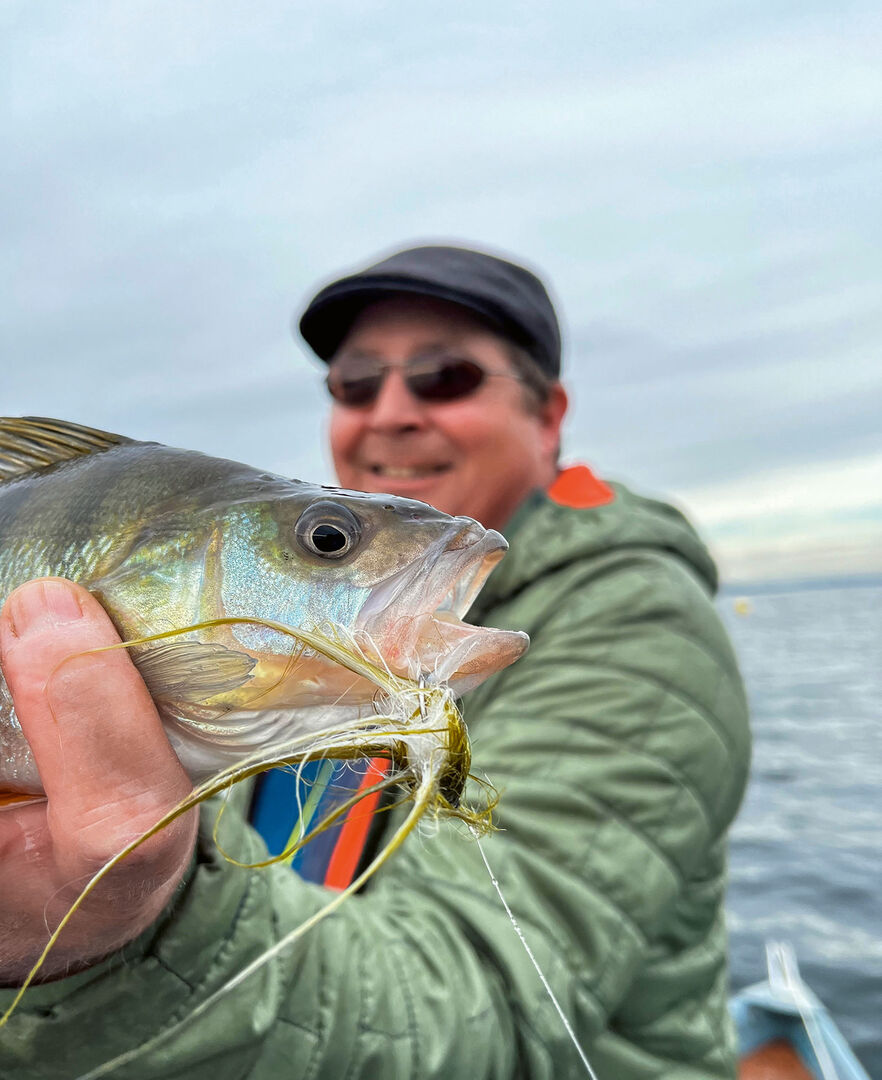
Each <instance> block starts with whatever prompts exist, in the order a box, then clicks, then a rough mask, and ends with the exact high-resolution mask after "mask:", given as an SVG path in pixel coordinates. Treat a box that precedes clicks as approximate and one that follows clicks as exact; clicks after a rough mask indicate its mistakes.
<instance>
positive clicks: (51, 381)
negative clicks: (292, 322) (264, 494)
mask: <svg viewBox="0 0 882 1080" xmlns="http://www.w3.org/2000/svg"><path fill="white" fill-rule="evenodd" d="M0 18H2V19H3V20H4V24H5V26H4V28H5V31H6V33H5V34H4V35H3V37H4V40H5V53H4V55H3V57H2V70H3V72H4V79H5V87H6V90H7V91H8V92H7V93H6V94H5V95H4V111H5V115H4V130H5V131H6V134H7V138H6V146H5V149H6V153H5V159H4V170H3V175H2V177H0V229H2V230H3V235H4V241H5V243H4V247H3V250H2V251H0V271H2V273H3V274H4V280H5V281H7V282H8V283H9V285H8V288H7V289H6V291H5V293H4V296H3V297H2V299H0V304H2V311H0V315H2V326H3V331H2V332H3V343H2V348H3V356H4V367H3V370H2V389H3V400H4V406H5V411H8V412H31V413H34V412H35V413H43V414H46V413H49V414H52V413H56V414H60V415H65V416H70V417H71V418H73V419H78V420H81V421H84V422H87V423H95V424H96V425H97V426H102V427H107V428H109V429H111V430H113V429H117V430H121V429H122V430H123V431H124V433H126V434H131V435H136V436H139V437H144V438H155V439H159V440H161V441H166V442H172V443H175V444H184V445H190V446H193V447H195V448H203V449H207V450H209V451H211V452H213V453H217V454H223V455H227V456H231V457H235V458H240V459H246V460H251V461H253V462H254V463H255V464H260V465H262V466H265V467H267V468H273V469H276V470H278V471H282V472H290V473H299V474H300V475H303V476H304V477H306V478H309V479H329V477H330V471H329V465H328V461H327V455H326V453H325V451H324V434H323V428H322V413H323V410H324V402H323V396H322V392H321V387H320V378H321V376H320V372H319V371H318V369H317V368H316V367H315V366H311V365H310V363H309V361H308V360H307V359H306V357H305V352H304V350H303V349H302V347H300V346H299V345H297V344H296V343H292V341H291V338H290V335H289V330H288V324H289V318H290V314H291V311H292V309H293V308H294V307H295V306H296V305H297V304H298V303H300V302H302V301H303V300H304V299H305V298H306V297H307V296H308V295H309V293H310V292H311V290H312V289H313V288H314V287H315V286H316V284H317V282H318V281H319V280H322V279H324V278H326V277H328V276H330V275H333V274H335V273H336V272H338V271H339V270H340V269H342V268H344V267H346V266H348V265H351V264H353V263H359V262H361V261H363V260H365V259H366V258H368V257H369V256H370V255H372V254H373V253H375V252H377V251H381V250H385V249H387V248H388V247H389V246H390V245H393V244H395V243H397V242H399V241H406V240H409V239H411V238H447V237H453V238H460V239H462V240H465V241H474V242H477V243H479V244H483V245H485V246H490V247H493V248H502V249H508V250H510V251H512V252H514V253H516V254H517V255H519V256H520V257H522V258H524V259H526V260H527V261H530V262H532V263H534V264H535V265H536V266H537V267H538V268H540V270H541V271H542V272H543V273H544V274H545V275H546V276H547V277H548V279H549V280H550V282H551V283H552V285H553V286H554V289H555V293H556V295H557V297H558V298H559V300H560V304H561V309H562V312H563V314H564V321H565V323H566V325H567V328H568V334H567V340H568V365H569V373H570V374H569V378H570V381H571V384H572V388H573V397H574V401H575V407H574V410H573V414H572V417H571V420H570V423H569V426H568V429H567V435H566V440H565V446H566V448H567V453H568V454H571V455H572V456H577V457H582V458H587V459H589V460H591V461H592V462H594V463H596V464H597V466H598V467H599V468H600V470H601V472H604V473H606V474H608V475H609V474H611V475H616V476H623V477H625V478H626V479H629V480H631V481H632V482H633V483H634V484H635V485H636V486H638V487H641V488H643V489H649V490H655V491H659V490H660V491H662V492H664V491H668V492H673V493H674V494H681V493H686V494H687V495H688V494H689V493H690V492H693V491H696V490H698V491H700V492H702V493H704V496H706V498H707V499H711V498H712V493H713V491H717V493H718V495H719V498H720V499H723V498H725V497H727V493H728V495H730V496H731V497H732V498H733V499H734V500H735V501H736V502H737V501H738V499H739V498H740V496H739V495H738V490H739V488H738V485H739V484H742V483H743V484H745V485H747V486H748V487H750V485H751V484H759V485H760V487H762V484H763V483H764V482H765V481H764V479H763V478H764V477H765V476H766V475H767V474H768V473H769V471H770V470H771V471H774V470H776V469H777V470H785V471H786V470H795V471H796V472H799V470H814V469H817V468H819V467H820V468H823V467H824V463H825V462H831V463H833V464H831V466H830V467H831V468H836V467H838V466H836V465H835V463H836V462H840V463H841V462H845V463H848V462H852V461H858V460H860V459H867V460H869V459H870V458H872V457H873V455H874V454H876V453H877V452H879V451H880V450H882V446H880V432H879V424H878V416H879V415H880V414H882V366H880V365H879V363H878V357H879V345H880V339H882V320H880V316H879V312H880V311H882V304H880V301H882V258H880V255H879V245H878V243H877V242H876V239H875V237H876V235H877V234H878V230H879V226H880V224H882V209H880V206H879V202H878V199H877V198H876V194H875V193H876V191H877V190H878V189H879V186H880V183H882V175H880V173H882V154H880V140H879V126H878V102H879V100H880V98H882V68H880V66H879V65H878V63H877V57H878V53H879V45H880V43H882V16H880V14H879V11H878V8H877V5H874V4H871V3H869V2H854V0H844V3H843V4H842V5H839V6H838V7H837V9H836V11H835V12H833V11H831V10H829V8H828V5H825V4H822V3H821V2H820V0H809V2H803V3H798V4H797V3H796V2H795V0H794V2H790V3H784V4H781V5H772V6H769V5H760V4H759V3H755V2H748V3H746V4H745V3H744V2H741V3H736V2H735V0H731V2H730V0H718V2H716V3H714V4H711V5H694V4H687V3H685V0H683V2H681V3H674V4H668V5H658V6H657V7H655V8H653V7H651V6H650V7H647V6H646V5H644V4H636V3H624V4H621V5H618V6H617V7H616V8H615V9H608V10H605V11H604V12H602V13H601V12H599V11H598V10H597V9H595V8H592V7H591V6H590V5H589V6H586V5H584V4H577V3H575V2H572V3H562V2H560V3H553V4H552V5H551V7H550V8H545V9H542V10H540V9H539V8H537V7H535V6H531V5H526V4H521V5H515V6H514V7H512V5H511V4H510V3H504V2H503V0H488V3H487V4H485V5H482V6H481V7H480V9H470V10H468V11H465V10H463V11H460V12H457V11H456V10H455V9H451V8H450V5H449V4H441V3H440V0H430V2H428V3H427V4H425V5H421V6H420V7H418V8H414V7H411V8H405V7H402V6H393V7H392V8H390V9H388V10H383V11H378V10H373V9H369V8H365V7H364V6H363V5H360V4H356V3H355V0H329V3H327V4H325V5H322V6H320V7H316V8H314V9H309V10H307V9H302V8H298V9H296V10H295V9H294V8H292V6H291V5H290V4H287V3H283V2H282V0H267V2H266V3H263V4H261V5H260V7H259V9H255V8H254V7H253V6H246V5H244V4H237V3H233V4H226V5H220V6H218V5H214V6H212V7H210V8H209V7H189V8H186V9H181V8H180V6H179V5H173V4H171V3H170V2H166V0H158V2H154V3H146V2H142V0H135V2H133V3H131V4H126V5H123V6H113V7H108V6H107V5H104V4H100V3H98V2H97V0H86V2H84V3H83V4H81V5H78V6H77V8H76V9H73V8H71V7H69V6H66V5H63V4H58V3H56V4H54V5H49V6H48V7H45V6H44V7H40V6H35V5H25V4H17V5H16V4H14V5H10V6H9V7H8V8H6V9H5V10H4V13H3V15H2V16H0ZM843 468H845V470H846V472H848V470H849V469H850V468H851V466H849V465H847V464H846V465H844V466H843ZM794 475H795V473H794ZM797 489H798V490H799V491H800V492H801V493H802V494H801V495H800V497H801V498H803V499H804V500H805V505H806V507H808V506H809V496H810V492H809V491H808V489H807V488H803V487H801V486H799V485H797ZM704 496H702V497H704ZM878 498H879V500H880V502H882V494H879V495H878ZM739 505H741V504H740V503H739ZM830 514H831V515H832V514H833V511H832V510H831V511H830ZM831 519H832V518H831ZM751 520H754V519H751ZM714 527H715V526H714ZM862 527H863V526H862ZM801 528H803V529H804V530H805V532H804V534H799V535H805V536H806V537H808V536H809V535H817V536H818V537H820V538H821V539H820V540H819V542H818V543H819V544H820V547H819V548H818V551H821V548H823V546H824V544H827V543H828V542H829V537H828V534H827V533H826V532H825V531H824V530H825V528H826V524H825V521H824V511H823V510H822V509H819V510H818V516H816V517H811V518H810V519H805V520H803V522H802V526H801ZM874 528H875V525H873V524H872V522H871V523H870V524H868V525H867V526H866V529H867V534H866V535H867V537H868V540H867V543H868V544H869V545H870V546H872V536H873V535H874V534H873V529H874ZM793 535H794V543H795V542H796V540H797V539H798V535H797V534H796V533H794V534H793ZM880 537H882V534H880ZM744 542H745V543H746V542H747V541H746V539H745V541H744ZM776 542H778V541H776ZM780 542H782V543H783V541H780ZM816 547H817V545H816ZM745 550H746V549H745ZM825 550H826V549H825ZM752 558H753V559H754V562H753V565H756V566H759V565H760V562H761V558H760V556H759V555H756V556H755V557H754V556H752ZM812 558H814V556H812V555H811V554H810V553H809V554H805V564H806V565H809V564H811V561H812ZM861 558H863V556H861ZM818 560H819V561H818V562H817V565H818V566H819V567H820V566H822V564H823V566H826V565H827V561H828V560H826V557H825V556H823V553H821V554H819V555H818ZM819 572H820V571H819ZM824 572H826V571H824Z"/></svg>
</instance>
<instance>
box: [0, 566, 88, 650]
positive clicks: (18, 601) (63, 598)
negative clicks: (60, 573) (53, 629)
mask: <svg viewBox="0 0 882 1080" xmlns="http://www.w3.org/2000/svg"><path fill="white" fill-rule="evenodd" d="M8 612H9V621H10V622H11V624H12V632H13V633H14V634H15V635H16V637H24V636H25V635H26V634H28V633H30V632H31V631H32V630H34V629H36V628H37V627H39V626H43V625H46V624H47V623H48V624H49V625H50V626H63V625H64V624H65V623H71V622H75V621H76V620H77V619H80V618H82V616H83V609H82V608H81V607H80V601H79V597H78V596H77V594H76V592H75V591H74V589H73V587H72V586H71V585H70V584H69V583H68V582H66V581H59V580H56V579H54V578H44V579H43V580H42V581H29V582H28V583H27V585H22V586H21V587H20V588H18V589H16V590H15V592H14V593H13V594H12V596H10V598H9V608H8Z"/></svg>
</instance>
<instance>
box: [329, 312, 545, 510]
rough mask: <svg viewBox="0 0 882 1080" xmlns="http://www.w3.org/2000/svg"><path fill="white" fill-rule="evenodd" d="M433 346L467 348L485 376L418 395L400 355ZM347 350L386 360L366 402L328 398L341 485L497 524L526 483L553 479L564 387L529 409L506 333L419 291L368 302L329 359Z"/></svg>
mask: <svg viewBox="0 0 882 1080" xmlns="http://www.w3.org/2000/svg"><path fill="white" fill-rule="evenodd" d="M440 352H445V353H448V354H453V355H455V356H457V357H465V358H469V359H471V360H473V361H475V362H476V363H477V364H479V365H480V366H481V367H482V368H483V369H484V370H485V371H486V372H487V373H488V375H489V376H490V377H489V378H487V379H485V380H484V382H483V383H482V384H481V385H480V386H479V387H478V389H477V390H476V391H475V392H474V393H472V394H471V395H470V396H468V397H464V398H461V399H459V400H456V401H448V402H426V401H421V400H420V399H419V398H417V397H415V396H414V395H413V394H412V393H411V392H410V391H409V390H408V388H407V386H406V384H405V382H404V379H403V377H402V372H401V370H400V365H402V364H404V363H405V362H406V361H408V360H410V359H412V358H414V357H422V356H426V355H427V354H430V353H431V354H437V353H440ZM356 356H368V357H372V358H376V359H377V360H379V361H380V362H382V363H383V364H389V365H392V367H393V370H390V371H389V372H387V374H386V376H385V379H384V381H383V383H382V386H381V388H380V392H379V395H378V397H377V398H376V400H375V401H374V402H373V403H371V404H369V405H365V406H361V407H357V408H356V407H350V406H346V405H341V404H340V403H338V402H336V401H335V402H334V405H333V408H332V412H331V430H330V436H331V451H332V454H333V458H334V465H335V468H336V470H337V476H338V478H339V480H340V483H341V484H342V485H343V487H347V488H355V489H356V490H359V491H386V492H389V493H390V494H394V495H403V496H406V497H407V498H411V499H419V500H421V501H422V502H427V503H431V504H432V505H433V506H436V507H437V508H438V509H439V510H443V511H445V512H446V513H448V514H465V515H467V516H468V517H473V518H476V519H477V520H478V521H480V522H481V523H482V524H484V525H486V526H487V527H489V528H496V529H498V528H501V527H502V526H504V525H505V523H506V522H507V521H508V519H509V518H510V517H511V515H512V514H513V513H514V511H515V509H516V508H517V507H518V505H519V504H520V503H521V501H522V500H523V499H524V498H525V497H526V496H527V495H528V494H529V493H530V492H531V491H533V490H535V489H536V488H543V487H546V486H547V485H548V484H550V483H551V481H552V480H553V478H554V474H555V471H556V469H555V460H554V457H555V450H556V447H557V445H558V439H559V432H560V422H561V419H562V417H563V413H564V410H565V408H566V396H565V395H564V392H563V390H562V389H561V387H560V385H559V384H555V386H554V388H553V391H552V396H551V400H550V401H549V403H548V405H546V406H543V407H542V408H541V409H540V410H531V409H530V408H529V407H528V403H527V399H526V397H525V390H524V387H523V385H522V384H521V383H520V382H519V381H517V379H515V378H512V377H511V376H513V375H514V374H515V373H514V370H513V368H512V365H511V362H510V360H509V356H508V353H507V351H506V345H505V342H504V341H502V339H500V338H499V337H497V335H495V334H494V333H493V332H492V331H490V330H488V329H486V328H485V327H484V325H483V324H482V323H481V322H480V321H479V320H478V319H475V318H473V317H472V316H471V315H470V314H469V313H468V312H467V311H466V310H464V309H463V308H461V307H458V306H457V305H455V304H448V303H446V302H444V301H440V300H430V299H428V298H421V297H396V298H393V299H389V300H383V301H380V302H378V303H376V304H373V305H371V306H370V307H368V308H366V309H365V311H363V312H362V313H361V315H360V316H359V318H358V319H357V320H356V322H355V323H354V324H353V326H352V329H351V330H350V332H349V335H348V336H347V337H346V339H345V340H344V342H343V344H342V345H341V346H340V349H339V350H338V352H337V354H336V356H335V357H334V359H333V361H332V365H333V364H336V363H338V362H341V361H343V360H346V359H352V358H354V357H356ZM502 376H505V377H502Z"/></svg>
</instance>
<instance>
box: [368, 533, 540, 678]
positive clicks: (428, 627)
mask: <svg viewBox="0 0 882 1080" xmlns="http://www.w3.org/2000/svg"><path fill="white" fill-rule="evenodd" d="M507 547H508V545H507V544H506V542H505V540H504V538H503V537H502V536H501V535H500V534H499V533H497V532H494V531H493V530H485V529H484V528H483V527H482V526H480V525H478V524H477V522H474V521H471V520H470V519H468V518H457V519H454V523H453V524H452V526H451V529H450V530H449V531H448V532H447V533H445V534H444V536H442V537H441V538H440V539H439V540H438V541H437V542H436V544H434V545H433V546H432V548H431V549H429V551H427V552H426V556H425V559H422V560H419V561H418V562H416V563H413V564H411V565H410V566H407V567H405V568H404V570H401V571H399V572H398V573H397V574H395V575H393V576H392V577H390V578H388V579H387V580H386V581H384V582H382V583H381V584H380V585H378V586H376V587H375V588H374V590H373V591H372V593H371V596H370V598H369V599H368V600H367V602H366V603H365V604H364V606H363V607H362V609H361V612H360V614H359V617H358V620H357V623H356V627H355V630H356V637H357V639H358V640H359V642H360V643H363V644H364V647H365V648H366V649H367V650H368V651H370V650H373V651H374V652H375V653H377V654H378V656H377V659H379V660H380V661H381V662H384V663H385V664H386V665H388V667H389V668H390V670H391V671H393V672H394V673H395V674H397V675H402V676H404V677H407V678H413V679H416V678H419V677H423V678H427V679H429V680H430V681H433V682H447V683H449V684H450V686H451V688H452V689H453V690H454V691H455V692H456V693H458V694H461V693H465V692H466V691H467V690H470V689H472V688H473V687H475V686H477V685H478V684H479V683H481V682H483V681H484V679H486V678H487V677H489V676H490V675H492V674H494V673H495V672H496V671H499V670H500V669H501V668H504V667H507V666H508V665H509V664H511V663H513V662H514V661H515V660H516V659H517V658H518V657H519V656H520V655H521V654H522V653H523V652H524V650H525V649H526V647H527V645H528V643H529V639H528V637H527V635H526V634H523V633H520V632H518V631H511V630H498V629H495V628H494V627H482V626H472V625H471V624H469V623H465V622H463V621H462V620H463V616H464V615H465V614H466V612H467V611H468V610H469V608H470V607H471V606H472V603H473V602H474V600H475V597H476V596H477V595H478V593H479V592H480V590H481V587H482V586H483V584H484V582H485V581H486V580H487V577H488V576H489V574H490V572H491V571H492V570H493V568H494V567H495V566H496V564H497V563H498V562H499V561H500V559H501V558H502V556H503V554H504V553H505V551H506V549H507Z"/></svg>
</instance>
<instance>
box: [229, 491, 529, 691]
mask: <svg viewBox="0 0 882 1080" xmlns="http://www.w3.org/2000/svg"><path fill="white" fill-rule="evenodd" d="M224 519H225V520H224V527H223V536H222V541H221V543H220V544H219V546H218V552H217V568H216V572H217V574H218V576H219V599H220V605H219V606H220V608H221V609H222V610H223V612H224V613H225V614H226V615H228V616H233V617H236V616H240V617H245V618H252V619H265V620H267V621H271V622H274V623H278V624H282V625H284V626H286V627H290V628H291V629H292V630H295V631H296V630H297V629H298V628H300V629H303V630H308V631H318V632H327V631H328V630H329V629H331V630H332V632H335V633H339V632H341V631H342V632H344V634H345V636H346V638H347V641H348V643H349V644H350V645H354V646H356V647H357V649H358V650H359V651H360V652H361V654H362V655H363V656H365V657H366V658H367V659H368V660H369V661H370V662H372V663H374V664H377V665H379V666H381V667H383V668H385V669H387V670H388V671H390V672H392V673H393V674H395V675H398V676H402V677H404V678H407V679H411V680H423V681H428V682H431V683H439V682H443V683H445V684H447V685H449V686H450V687H451V689H452V690H453V691H454V693H456V694H461V693H464V692H466V691H467V690H470V689H472V688H473V687H475V686H477V685H478V684H479V683H481V682H482V681H483V680H484V679H486V678H487V677H488V676H489V675H491V674H493V673H494V672H496V671H499V670H501V669H502V668H504V667H506V666H507V665H508V664H511V663H512V662H513V661H514V660H516V659H517V658H518V657H519V656H520V655H521V654H522V653H523V651H524V650H525V648H526V647H527V644H528V638H527V635H526V634H523V633H520V632H517V631H511V630H500V629H495V628H493V627H482V626H474V625H470V624H469V623H466V622H464V616H465V614H466V612H467V611H468V609H469V608H470V607H471V605H472V603H473V601H474V599H475V597H476V596H477V594H478V592H479V591H480V589H481V587H482V585H483V584H484V582H485V581H486V579H487V577H488V575H489V574H490V572H491V571H492V569H493V568H494V567H495V566H496V564H497V563H498V562H499V560H500V559H501V558H502V557H503V555H504V553H505V551H506V548H507V544H506V541H505V539H504V538H503V537H502V536H501V535H500V534H499V533H497V532H494V531H493V530H488V529H485V528H484V527H483V526H481V525H479V524H478V523H477V522H476V521H473V520H471V519H470V518H465V517H450V516H449V515H447V514H444V513H442V512H441V511H438V510H435V509H434V508H433V507H430V506H428V505H426V504H424V503H419V502H415V501H413V500H409V499H404V498H399V497H396V496H390V495H376V494H367V493H363V492H355V491H346V490H343V489H339V488H323V487H316V486H313V485H307V484H298V485H297V486H296V488H294V489H292V490H290V491H289V492H288V493H287V494H285V495H283V496H282V497H277V498H273V499H270V500H258V501H245V502H239V503H237V504H236V505H235V506H231V507H230V508H229V509H228V511H227V512H226V513H225V515H224ZM231 636H232V638H233V639H234V640H235V642H236V646H237V647H240V648H241V647H244V648H245V649H246V650H247V651H248V652H249V654H250V655H252V656H254V657H255V659H256V660H257V661H258V664H259V670H258V671H256V672H255V673H254V676H255V678H257V680H258V683H259V684H260V685H261V686H263V687H264V690H265V692H267V693H271V697H272V698H273V699H274V700H278V699H280V698H283V697H285V696H288V697H290V694H291V692H292V688H293V687H294V686H296V687H297V688H298V689H297V693H298V694H299V701H298V702H297V703H300V704H302V703H303V702H304V700H305V698H306V697H307V696H309V695H311V696H312V700H314V701H315V702H316V703H318V702H320V701H327V700H328V699H329V697H330V696H332V695H336V696H337V698H338V699H339V698H340V697H341V696H344V697H346V698H348V699H349V700H356V699H358V698H359V697H365V696H366V695H372V694H373V693H374V692H375V690H376V688H375V687H372V686H370V685H368V684H367V681H366V680H364V679H359V678H358V677H357V676H356V675H354V674H353V673H352V672H351V671H348V672H341V671H339V670H337V671H336V672H335V671H334V668H335V667H337V668H338V667H339V665H334V664H329V662H328V660H327V658H325V657H322V656H318V655H315V653H314V651H311V650H309V649H301V650H300V651H299V653H298V655H297V657H296V663H293V662H292V659H291V658H292V655H293V654H292V650H293V649H294V648H295V645H294V643H293V642H292V639H291V638H285V637H284V635H283V634H281V633H280V632H279V631H277V630H274V629H272V628H270V627H267V626H261V625H257V624H251V625H248V624H243V625H237V626H233V627H231ZM283 665H286V666H287V668H288V669H290V670H289V671H288V675H285V674H284V672H283V670H282V668H283ZM261 675H262V677H260V676H261ZM273 679H275V680H276V684H275V685H276V687H277V689H276V690H274V691H272V692H270V691H268V690H266V687H268V686H269V684H270V681H271V680H273ZM252 689H253V686H252ZM292 703H293V702H292Z"/></svg>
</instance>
